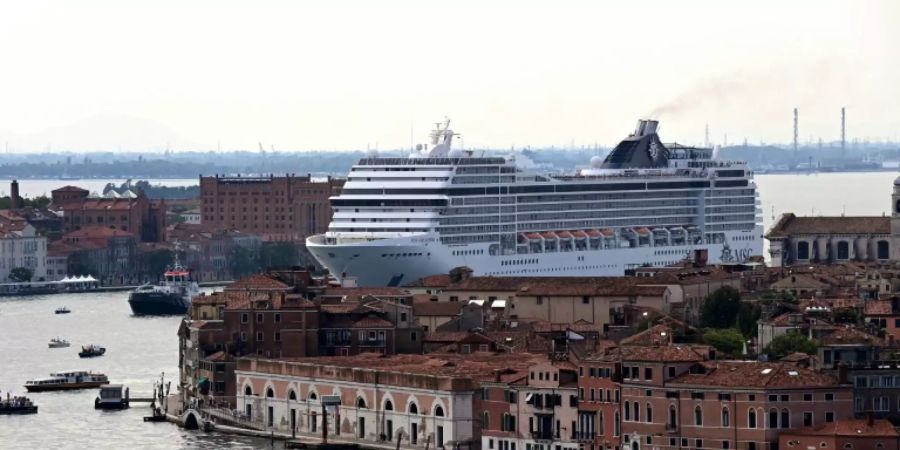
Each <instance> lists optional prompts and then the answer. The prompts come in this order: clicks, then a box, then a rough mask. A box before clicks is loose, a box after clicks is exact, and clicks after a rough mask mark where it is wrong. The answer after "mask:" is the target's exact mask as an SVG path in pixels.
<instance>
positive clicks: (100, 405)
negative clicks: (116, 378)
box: [94, 384, 128, 409]
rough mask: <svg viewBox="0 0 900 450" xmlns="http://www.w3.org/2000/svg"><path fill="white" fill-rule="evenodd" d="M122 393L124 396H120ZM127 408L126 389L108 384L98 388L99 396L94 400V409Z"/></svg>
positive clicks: (118, 385)
mask: <svg viewBox="0 0 900 450" xmlns="http://www.w3.org/2000/svg"><path fill="white" fill-rule="evenodd" d="M123 391H124V393H125V395H122V392H123ZM125 408H128V388H126V387H123V386H122V385H121V384H108V385H106V386H103V387H101V388H100V394H99V395H97V398H95V399H94V409H125Z"/></svg>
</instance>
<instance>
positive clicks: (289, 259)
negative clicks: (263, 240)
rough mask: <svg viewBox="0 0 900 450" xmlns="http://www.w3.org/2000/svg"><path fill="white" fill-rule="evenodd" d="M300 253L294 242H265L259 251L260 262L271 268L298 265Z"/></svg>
mask: <svg viewBox="0 0 900 450" xmlns="http://www.w3.org/2000/svg"><path fill="white" fill-rule="evenodd" d="M298 256H299V253H298V252H297V246H296V245H294V243H293V242H274V243H269V244H263V246H262V247H261V248H260V251H259V259H260V261H259V262H260V264H262V265H263V267H265V268H270V269H287V268H290V267H292V266H295V265H297V261H298Z"/></svg>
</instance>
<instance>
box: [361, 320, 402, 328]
mask: <svg viewBox="0 0 900 450" xmlns="http://www.w3.org/2000/svg"><path fill="white" fill-rule="evenodd" d="M353 328H394V324H392V323H390V322H388V321H387V320H384V319H382V318H380V317H363V318H362V319H359V320H357V321H356V322H354V323H353Z"/></svg>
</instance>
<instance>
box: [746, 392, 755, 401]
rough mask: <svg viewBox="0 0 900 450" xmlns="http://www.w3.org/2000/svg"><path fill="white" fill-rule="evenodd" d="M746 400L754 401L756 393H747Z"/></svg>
mask: <svg viewBox="0 0 900 450" xmlns="http://www.w3.org/2000/svg"><path fill="white" fill-rule="evenodd" d="M747 401H750V402H755V401H756V394H747Z"/></svg>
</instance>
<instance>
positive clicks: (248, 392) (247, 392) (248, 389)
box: [244, 386, 253, 395]
mask: <svg viewBox="0 0 900 450" xmlns="http://www.w3.org/2000/svg"><path fill="white" fill-rule="evenodd" d="M244 395H253V388H251V387H250V386H245V387H244Z"/></svg>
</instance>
